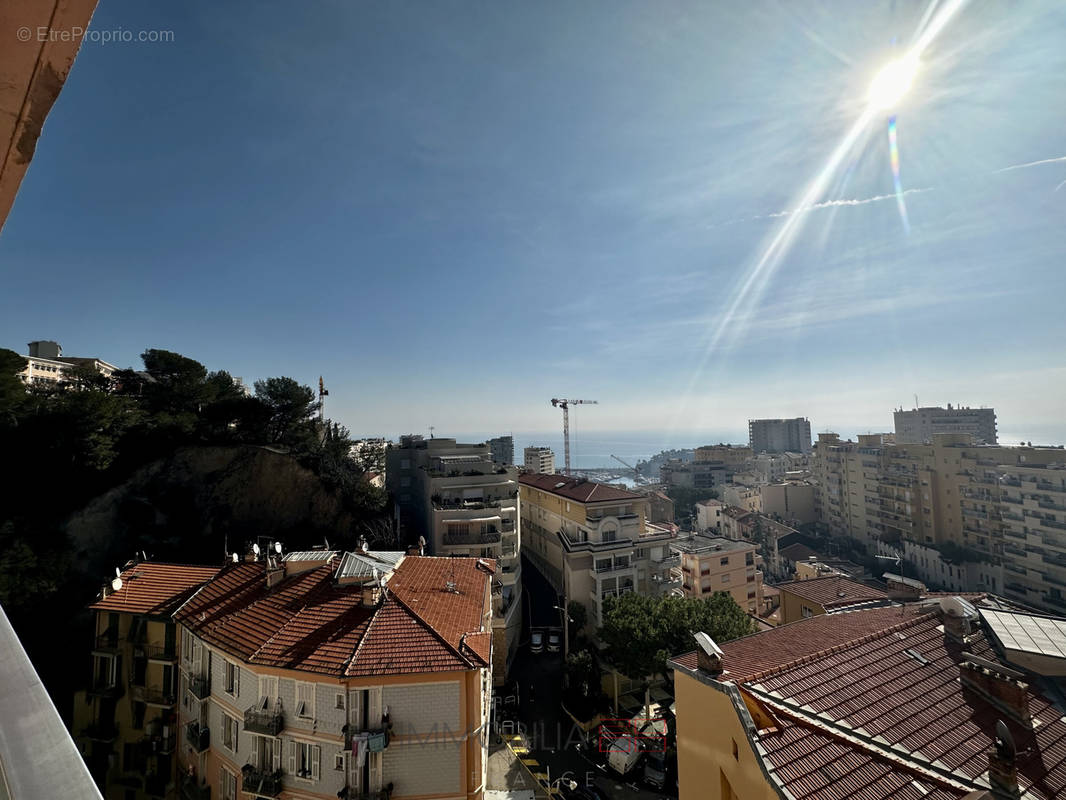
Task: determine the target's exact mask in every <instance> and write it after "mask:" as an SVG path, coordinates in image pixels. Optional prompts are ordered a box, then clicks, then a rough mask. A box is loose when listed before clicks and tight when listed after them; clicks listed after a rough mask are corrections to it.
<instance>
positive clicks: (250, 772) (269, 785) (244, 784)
mask: <svg viewBox="0 0 1066 800" xmlns="http://www.w3.org/2000/svg"><path fill="white" fill-rule="evenodd" d="M281 775H282V773H281V770H280V769H279V770H276V771H275V770H264V769H257V768H256V767H253V766H252V765H251V764H246V765H245V767H244V769H243V770H242V771H241V791H242V792H248V793H250V794H254V795H258V796H259V797H277V796H278V795H279V794H281Z"/></svg>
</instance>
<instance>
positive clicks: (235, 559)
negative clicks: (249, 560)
mask: <svg viewBox="0 0 1066 800" xmlns="http://www.w3.org/2000/svg"><path fill="white" fill-rule="evenodd" d="M240 560H241V557H240V556H239V555H237V554H236V553H234V554H233V563H234V564H236V563H237V562H238V561H240Z"/></svg>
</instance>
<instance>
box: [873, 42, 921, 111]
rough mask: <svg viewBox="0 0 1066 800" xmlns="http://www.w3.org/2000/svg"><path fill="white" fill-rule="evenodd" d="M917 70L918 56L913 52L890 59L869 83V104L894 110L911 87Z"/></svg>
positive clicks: (886, 109) (879, 108)
mask: <svg viewBox="0 0 1066 800" xmlns="http://www.w3.org/2000/svg"><path fill="white" fill-rule="evenodd" d="M917 72H918V56H917V54H915V53H908V54H907V55H905V56H903V58H899V59H896V60H895V61H890V62H889V63H888V64H886V65H885V66H884V67H882V68H881V71H880V72H878V73H877V75H876V76H875V77H874V79H873V82H872V83H871V84H870V91H869V92H868V93H867V95H866V99H867V100H868V101H869V103H870V106H871V107H873V108H876V109H878V110H880V111H891V110H894V109H895V108H896V106H898V105H899V103H900V101H901V100H902V99H903V96H904V95H905V94H907V91H908V90H909V89H910V88H911V84H912V83H914V76H915V74H916V73H917Z"/></svg>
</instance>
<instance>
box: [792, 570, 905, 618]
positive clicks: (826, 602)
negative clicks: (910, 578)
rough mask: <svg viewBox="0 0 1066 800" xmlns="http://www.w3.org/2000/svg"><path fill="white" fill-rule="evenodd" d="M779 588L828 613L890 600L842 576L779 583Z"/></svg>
mask: <svg viewBox="0 0 1066 800" xmlns="http://www.w3.org/2000/svg"><path fill="white" fill-rule="evenodd" d="M777 588H778V589H780V590H781V592H782V593H784V592H788V593H790V594H794V595H796V597H802V598H803V599H804V600H810V601H811V602H812V603H817V604H818V605H820V606H821V607H822V608H824V609H826V610H827V611H828V610H830V609H833V608H843V607H845V606H852V605H855V604H856V603H866V602H875V601H878V600H888V595H887V594H886V593H885V592H882V591H881V590H880V589H875V588H873V587H872V586H866V585H865V584H862V583H856V582H855V581H852V580H848V579H847V578H844V577H842V576H840V575H828V576H826V577H824V578H811V579H810V580H806V581H789V582H788V583H779V584H777Z"/></svg>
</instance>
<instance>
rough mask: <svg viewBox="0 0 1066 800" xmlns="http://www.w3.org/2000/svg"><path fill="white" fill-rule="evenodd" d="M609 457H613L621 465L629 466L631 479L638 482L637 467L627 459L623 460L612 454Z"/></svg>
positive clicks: (638, 471)
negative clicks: (631, 472) (631, 474)
mask: <svg viewBox="0 0 1066 800" xmlns="http://www.w3.org/2000/svg"><path fill="white" fill-rule="evenodd" d="M611 458H613V459H614V460H615V461H617V462H618V463H619V464H621V465H622V466H623V467H629V468H630V469H631V470H633V480H635V481H636V482H637V483H640V470H639V469H637V468H636V467H634V466H633V465H632V464H630V463H629V462H628V461H623V460H622V459H620V458H619V457H618V456H615V455H612V456H611Z"/></svg>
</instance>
